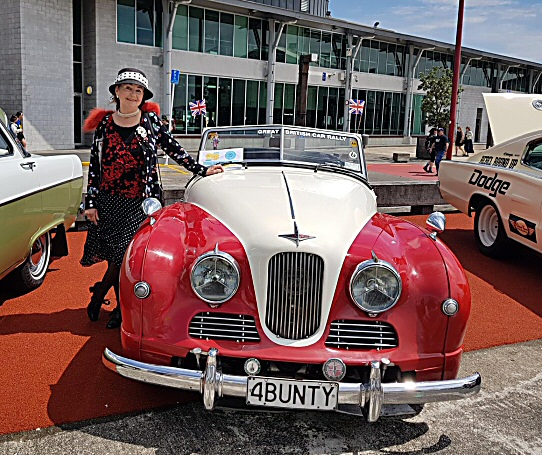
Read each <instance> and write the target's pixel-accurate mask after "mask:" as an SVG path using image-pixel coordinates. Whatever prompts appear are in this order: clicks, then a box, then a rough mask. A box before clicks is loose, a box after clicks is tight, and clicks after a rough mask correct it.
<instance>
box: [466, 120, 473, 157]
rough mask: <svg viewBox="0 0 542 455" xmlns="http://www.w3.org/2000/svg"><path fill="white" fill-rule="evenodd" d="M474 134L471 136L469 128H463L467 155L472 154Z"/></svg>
mask: <svg viewBox="0 0 542 455" xmlns="http://www.w3.org/2000/svg"><path fill="white" fill-rule="evenodd" d="M473 140H474V134H472V131H471V130H470V126H467V127H466V128H465V152H467V154H468V153H474V144H473Z"/></svg>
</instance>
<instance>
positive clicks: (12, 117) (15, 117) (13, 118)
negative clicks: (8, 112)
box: [9, 114, 17, 122]
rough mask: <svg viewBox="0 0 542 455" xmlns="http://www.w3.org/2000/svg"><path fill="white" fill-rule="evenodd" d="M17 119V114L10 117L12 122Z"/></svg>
mask: <svg viewBox="0 0 542 455" xmlns="http://www.w3.org/2000/svg"><path fill="white" fill-rule="evenodd" d="M15 120H17V116H16V115H15V114H13V115H12V116H11V117H10V118H9V121H10V122H14V121H15Z"/></svg>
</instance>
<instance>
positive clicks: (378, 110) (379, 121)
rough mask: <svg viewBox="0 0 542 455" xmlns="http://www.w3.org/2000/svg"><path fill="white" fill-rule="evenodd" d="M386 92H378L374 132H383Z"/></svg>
mask: <svg viewBox="0 0 542 455" xmlns="http://www.w3.org/2000/svg"><path fill="white" fill-rule="evenodd" d="M383 104H384V92H376V100H375V114H374V121H373V134H382V116H383V111H384V106H383Z"/></svg>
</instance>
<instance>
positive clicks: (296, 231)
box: [279, 221, 316, 246]
mask: <svg viewBox="0 0 542 455" xmlns="http://www.w3.org/2000/svg"><path fill="white" fill-rule="evenodd" d="M279 237H282V238H283V239H286V240H290V241H292V242H294V243H295V246H299V242H303V241H304V240H310V239H315V238H316V237H313V236H311V235H305V234H300V233H299V229H298V228H297V223H296V222H295V221H294V233H293V234H279Z"/></svg>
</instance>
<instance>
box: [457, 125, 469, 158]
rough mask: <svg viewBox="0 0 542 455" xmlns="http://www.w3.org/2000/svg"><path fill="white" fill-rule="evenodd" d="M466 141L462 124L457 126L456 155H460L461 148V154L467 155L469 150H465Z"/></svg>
mask: <svg viewBox="0 0 542 455" xmlns="http://www.w3.org/2000/svg"><path fill="white" fill-rule="evenodd" d="M464 143H465V134H464V133H463V130H462V129H461V127H460V126H458V127H457V132H456V133H455V156H460V155H459V153H458V152H459V150H461V156H467V152H465V150H463V144H464Z"/></svg>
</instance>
